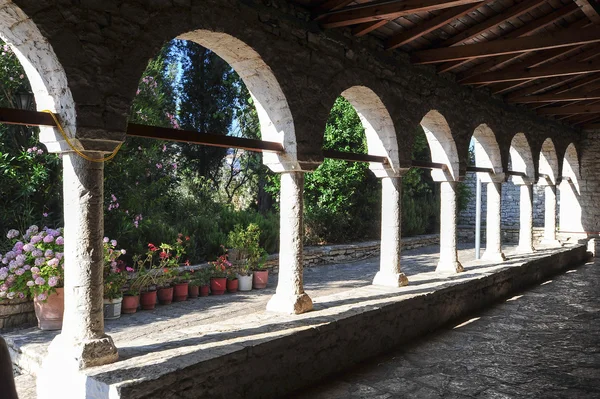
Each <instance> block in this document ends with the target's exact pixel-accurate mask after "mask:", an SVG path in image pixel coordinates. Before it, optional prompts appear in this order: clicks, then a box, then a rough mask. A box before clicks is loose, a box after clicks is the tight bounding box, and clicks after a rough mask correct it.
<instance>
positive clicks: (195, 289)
mask: <svg viewBox="0 0 600 399" xmlns="http://www.w3.org/2000/svg"><path fill="white" fill-rule="evenodd" d="M198 295H200V287H199V286H197V285H190V286H189V287H188V298H198Z"/></svg>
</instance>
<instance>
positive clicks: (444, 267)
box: [435, 181, 464, 273]
mask: <svg viewBox="0 0 600 399" xmlns="http://www.w3.org/2000/svg"><path fill="white" fill-rule="evenodd" d="M456 185H457V182H455V181H441V182H440V202H441V209H440V261H439V262H438V265H437V267H436V269H435V271H436V272H442V273H459V272H462V271H464V269H463V267H462V265H461V264H460V262H459V261H458V255H457V252H456V241H457V240H456Z"/></svg>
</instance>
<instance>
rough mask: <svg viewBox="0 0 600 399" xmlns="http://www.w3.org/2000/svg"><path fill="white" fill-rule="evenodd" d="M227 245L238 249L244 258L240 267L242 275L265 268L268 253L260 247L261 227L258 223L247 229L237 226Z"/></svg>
mask: <svg viewBox="0 0 600 399" xmlns="http://www.w3.org/2000/svg"><path fill="white" fill-rule="evenodd" d="M227 245H228V246H229V247H231V248H236V249H237V250H238V251H240V253H241V254H242V256H243V259H241V260H240V262H239V267H238V272H239V273H240V274H241V275H248V274H249V273H250V272H251V271H252V270H260V269H263V268H264V264H265V260H266V259H267V252H266V251H265V250H264V249H263V248H262V247H261V246H260V227H259V226H258V225H257V224H256V223H250V224H249V225H248V226H247V227H246V228H245V229H244V228H243V226H241V225H236V226H235V227H234V229H233V231H231V232H230V233H229V236H228V238H227Z"/></svg>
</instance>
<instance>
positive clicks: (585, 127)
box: [582, 123, 600, 130]
mask: <svg viewBox="0 0 600 399" xmlns="http://www.w3.org/2000/svg"><path fill="white" fill-rule="evenodd" d="M582 128H583V130H596V129H599V130H600V123H591V124H589V125H583V126H582Z"/></svg>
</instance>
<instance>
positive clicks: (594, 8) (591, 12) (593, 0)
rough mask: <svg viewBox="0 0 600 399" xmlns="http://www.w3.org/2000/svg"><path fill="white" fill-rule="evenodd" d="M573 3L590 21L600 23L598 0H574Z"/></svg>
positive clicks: (599, 3)
mask: <svg viewBox="0 0 600 399" xmlns="http://www.w3.org/2000/svg"><path fill="white" fill-rule="evenodd" d="M575 3H577V5H578V6H579V8H581V11H583V13H584V14H585V15H586V16H587V17H588V18H589V19H590V21H592V22H593V23H595V24H598V25H600V2H599V1H598V0H575Z"/></svg>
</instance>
